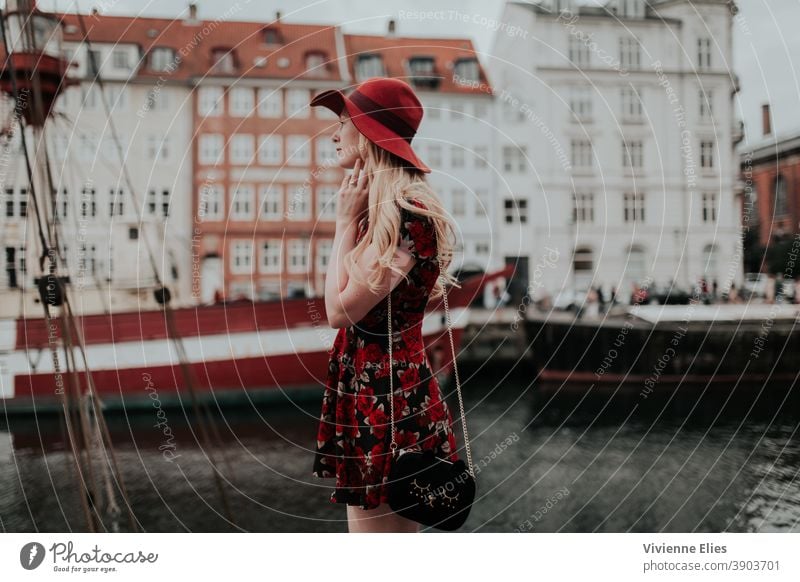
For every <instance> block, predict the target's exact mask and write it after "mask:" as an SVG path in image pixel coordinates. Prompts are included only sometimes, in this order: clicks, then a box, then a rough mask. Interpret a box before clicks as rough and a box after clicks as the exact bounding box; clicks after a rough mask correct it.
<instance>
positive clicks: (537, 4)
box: [509, 0, 721, 24]
mask: <svg viewBox="0 0 800 582" xmlns="http://www.w3.org/2000/svg"><path fill="white" fill-rule="evenodd" d="M671 1H672V0H657V1H655V2H651V3H650V4H645V15H644V17H643V18H634V17H631V16H619V15H617V11H616V8H615V6H614V5H613V3H612V2H610V0H609V1H608V2H606V3H605V4H602V5H595V6H592V5H588V4H577V5H575V6H574V7H573V9H572V10H571V11H570V14H575V15H577V16H579V17H580V16H595V17H598V18H608V19H611V20H613V21H615V22H616V21H623V20H624V21H625V22H629V21H630V22H637V21H638V22H643V21H647V22H653V21H657V22H663V23H668V24H680V23H681V21H680V20H679V19H676V18H670V17H665V16H660V15H658V14H656V13H654V10H657V9H658V8H660V7H661V6H662V5H663V4H665V3H667V2H671ZM676 1H681V2H685V1H686V0H676ZM701 1H703V0H697V2H698V3H699V2H701ZM706 1H708V2H718V1H721V0H706ZM509 4H514V5H516V6H524V7H526V8H528V9H529V10H531V11H533V12H535V13H536V14H544V15H548V16H552V17H553V18H558V16H559V15H560V12H559V11H557V10H555V9H553V8H551V7H550V6H548V5H547V4H546V3H542V2H541V0H532V1H528V2H526V1H524V0H511V1H509Z"/></svg>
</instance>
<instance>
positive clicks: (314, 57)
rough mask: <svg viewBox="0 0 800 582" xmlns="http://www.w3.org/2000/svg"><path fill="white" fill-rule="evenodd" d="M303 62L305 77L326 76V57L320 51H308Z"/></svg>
mask: <svg viewBox="0 0 800 582" xmlns="http://www.w3.org/2000/svg"><path fill="white" fill-rule="evenodd" d="M305 60H306V76H307V77H327V76H328V55H326V54H325V53H323V52H321V51H309V52H308V53H306V59H305Z"/></svg>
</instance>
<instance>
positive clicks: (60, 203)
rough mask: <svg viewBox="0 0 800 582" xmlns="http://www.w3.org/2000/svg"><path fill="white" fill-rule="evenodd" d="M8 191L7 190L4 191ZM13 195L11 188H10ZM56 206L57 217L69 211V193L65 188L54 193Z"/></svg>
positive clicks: (64, 216) (64, 215) (65, 215)
mask: <svg viewBox="0 0 800 582" xmlns="http://www.w3.org/2000/svg"><path fill="white" fill-rule="evenodd" d="M6 192H8V191H6ZM12 195H13V190H12ZM56 208H58V211H59V212H58V217H59V218H62V219H64V218H67V214H68V213H69V193H68V192H67V189H66V188H62V189H61V191H60V192H57V193H56Z"/></svg>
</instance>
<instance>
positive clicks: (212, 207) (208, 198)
mask: <svg viewBox="0 0 800 582" xmlns="http://www.w3.org/2000/svg"><path fill="white" fill-rule="evenodd" d="M224 196H225V195H224V191H223V189H222V186H220V185H219V184H205V185H204V186H203V187H202V188H201V189H200V200H199V204H198V209H197V216H198V218H199V219H200V220H204V221H208V220H223V219H224V218H225V201H224Z"/></svg>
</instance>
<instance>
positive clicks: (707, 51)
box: [697, 38, 711, 69]
mask: <svg viewBox="0 0 800 582" xmlns="http://www.w3.org/2000/svg"><path fill="white" fill-rule="evenodd" d="M697 67H698V68H699V69H710V68H711V39H710V38H698V39H697Z"/></svg>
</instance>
